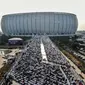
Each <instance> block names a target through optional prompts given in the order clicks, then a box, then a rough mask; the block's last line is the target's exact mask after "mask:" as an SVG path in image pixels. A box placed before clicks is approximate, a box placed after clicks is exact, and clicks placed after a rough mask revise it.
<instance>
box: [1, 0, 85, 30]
mask: <svg viewBox="0 0 85 85" xmlns="http://www.w3.org/2000/svg"><path fill="white" fill-rule="evenodd" d="M84 8H85V0H0V21H1V17H2V16H3V15H5V14H11V13H25V12H70V13H74V14H76V15H77V17H78V23H79V26H78V30H85V10H84ZM0 30H1V29H0Z"/></svg>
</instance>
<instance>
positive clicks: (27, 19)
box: [1, 12, 78, 36]
mask: <svg viewBox="0 0 85 85" xmlns="http://www.w3.org/2000/svg"><path fill="white" fill-rule="evenodd" d="M77 27H78V20H77V17H76V15H75V14H72V13H64V12H33V13H18V14H8V15H4V16H3V17H2V20H1V28H2V31H3V33H4V34H5V35H10V36H31V35H48V36H59V35H60V36H61V35H73V34H75V32H76V30H77Z"/></svg>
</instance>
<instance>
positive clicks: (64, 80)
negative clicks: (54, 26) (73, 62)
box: [8, 37, 83, 85]
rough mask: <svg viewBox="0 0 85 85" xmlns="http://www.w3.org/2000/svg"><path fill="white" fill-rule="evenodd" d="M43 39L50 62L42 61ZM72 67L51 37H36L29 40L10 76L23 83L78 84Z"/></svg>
mask: <svg viewBox="0 0 85 85" xmlns="http://www.w3.org/2000/svg"><path fill="white" fill-rule="evenodd" d="M41 40H42V42H43V44H44V47H45V51H46V55H47V59H48V63H45V62H42V55H41V48H40V44H41ZM50 62H51V63H53V64H50ZM70 68H71V66H70V64H69V63H68V62H67V60H66V59H65V58H64V57H63V56H62V54H61V53H60V51H59V49H58V48H57V47H55V46H54V45H53V43H52V42H51V41H50V39H49V38H47V37H42V38H41V37H34V38H32V39H30V40H29V41H28V44H27V45H26V46H25V48H24V50H23V51H22V53H21V56H20V57H19V59H18V60H17V61H16V62H15V64H14V66H13V67H12V69H11V71H10V72H9V74H8V76H11V79H13V80H14V81H16V82H18V83H19V84H21V85H77V82H76V78H75V76H74V74H73V72H72V71H71V69H70ZM82 85H83V84H82Z"/></svg>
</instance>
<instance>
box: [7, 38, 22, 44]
mask: <svg viewBox="0 0 85 85" xmlns="http://www.w3.org/2000/svg"><path fill="white" fill-rule="evenodd" d="M8 44H9V45H22V44H23V39H21V38H10V39H9V40H8Z"/></svg>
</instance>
